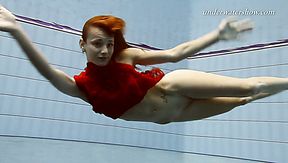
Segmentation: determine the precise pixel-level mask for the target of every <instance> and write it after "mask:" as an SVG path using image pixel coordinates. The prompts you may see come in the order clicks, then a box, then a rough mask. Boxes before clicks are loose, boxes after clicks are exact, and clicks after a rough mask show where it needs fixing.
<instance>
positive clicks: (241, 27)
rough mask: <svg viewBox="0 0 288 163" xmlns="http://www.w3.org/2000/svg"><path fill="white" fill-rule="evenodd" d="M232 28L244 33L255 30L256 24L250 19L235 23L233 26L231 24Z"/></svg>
mask: <svg viewBox="0 0 288 163" xmlns="http://www.w3.org/2000/svg"><path fill="white" fill-rule="evenodd" d="M231 27H233V28H235V30H236V31H237V32H242V31H246V30H251V29H253V27H254V23H253V21H251V20H250V19H243V20H240V21H237V22H234V23H233V24H231Z"/></svg>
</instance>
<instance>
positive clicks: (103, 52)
mask: <svg viewBox="0 0 288 163" xmlns="http://www.w3.org/2000/svg"><path fill="white" fill-rule="evenodd" d="M101 54H108V48H107V47H106V46H103V47H102V49H101Z"/></svg>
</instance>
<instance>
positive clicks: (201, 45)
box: [127, 17, 253, 65]
mask: <svg viewBox="0 0 288 163" xmlns="http://www.w3.org/2000/svg"><path fill="white" fill-rule="evenodd" d="M252 27H253V24H252V22H251V21H250V20H248V19H245V20H240V21H236V20H235V19H234V18H231V17H229V18H226V19H224V20H222V21H221V23H220V25H219V26H218V28H217V29H216V30H214V31H212V32H210V33H208V34H206V35H204V36H202V37H199V38H197V39H195V40H192V41H189V42H185V43H182V44H180V45H178V46H176V47H174V48H172V49H168V50H149V51H148V50H147V51H146V50H140V49H134V50H133V49H132V50H131V49H130V52H129V53H130V54H133V55H134V56H135V57H133V58H134V59H133V61H134V63H135V64H142V65H150V64H160V63H166V62H178V61H180V60H183V59H185V58H187V57H191V56H193V55H194V54H196V53H198V52H199V51H201V50H203V49H205V48H207V47H209V46H211V45H212V44H214V43H216V42H218V41H219V40H231V39H235V38H237V36H238V34H239V33H241V32H243V31H246V30H250V29H252ZM127 51H129V50H127Z"/></svg>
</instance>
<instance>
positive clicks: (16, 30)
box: [9, 24, 23, 38]
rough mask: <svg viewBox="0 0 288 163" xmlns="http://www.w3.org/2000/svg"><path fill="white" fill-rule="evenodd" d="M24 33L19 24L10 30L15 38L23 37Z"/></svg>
mask: <svg viewBox="0 0 288 163" xmlns="http://www.w3.org/2000/svg"><path fill="white" fill-rule="evenodd" d="M22 32H23V29H22V28H21V26H20V25H19V24H15V26H14V27H13V28H11V29H10V32H9V33H10V34H11V35H12V36H13V37H16V38H17V37H18V36H19V35H21V33H22Z"/></svg>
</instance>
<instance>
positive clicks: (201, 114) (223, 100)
mask: <svg viewBox="0 0 288 163" xmlns="http://www.w3.org/2000/svg"><path fill="white" fill-rule="evenodd" d="M271 95H272V94H268V93H259V94H256V95H254V96H250V97H215V98H211V99H199V100H193V102H191V104H190V105H188V106H187V107H186V108H185V109H184V110H183V112H182V113H181V114H180V116H179V117H177V118H176V119H174V120H173V121H174V122H185V121H192V120H200V119H203V118H209V117H212V116H215V115H219V114H223V113H226V112H228V111H230V110H232V109H234V108H235V107H237V106H241V105H245V104H247V103H250V102H252V101H254V100H257V99H261V98H264V97H267V96H271Z"/></svg>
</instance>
